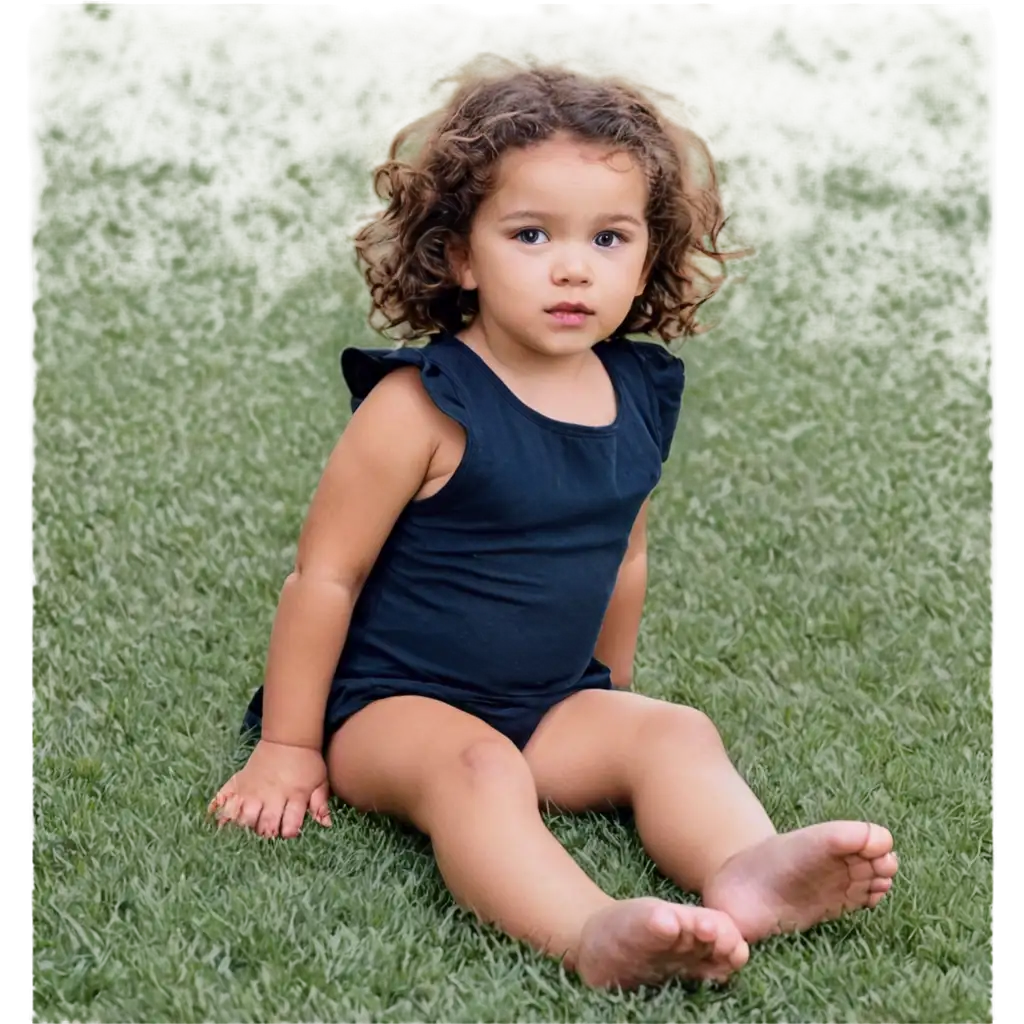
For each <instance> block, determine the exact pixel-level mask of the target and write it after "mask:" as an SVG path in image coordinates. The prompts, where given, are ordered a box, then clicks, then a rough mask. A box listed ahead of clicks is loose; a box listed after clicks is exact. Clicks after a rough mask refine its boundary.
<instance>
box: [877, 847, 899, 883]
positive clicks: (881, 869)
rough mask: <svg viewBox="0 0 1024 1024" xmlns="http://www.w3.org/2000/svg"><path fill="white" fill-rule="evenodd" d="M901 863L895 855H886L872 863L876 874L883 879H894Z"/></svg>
mask: <svg viewBox="0 0 1024 1024" xmlns="http://www.w3.org/2000/svg"><path fill="white" fill-rule="evenodd" d="M899 866H900V862H899V860H898V858H897V857H896V854H895V853H886V854H883V855H882V856H881V857H876V858H875V859H874V860H873V861H871V867H872V868H873V869H874V871H875V874H876V875H879V876H881V877H882V878H892V877H893V876H894V875H895V874H896V872H897V871H898V870H899Z"/></svg>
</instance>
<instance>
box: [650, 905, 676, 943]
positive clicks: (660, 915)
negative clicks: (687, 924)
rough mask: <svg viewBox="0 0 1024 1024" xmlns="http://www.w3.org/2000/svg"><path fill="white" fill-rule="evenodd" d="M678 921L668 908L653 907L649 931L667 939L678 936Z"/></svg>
mask: <svg viewBox="0 0 1024 1024" xmlns="http://www.w3.org/2000/svg"><path fill="white" fill-rule="evenodd" d="M680 923H681V922H680V921H679V919H678V918H677V917H676V915H675V914H673V913H672V909H671V908H670V907H664V906H663V907H655V908H654V910H653V912H652V913H651V917H650V925H651V931H653V932H654V933H655V935H659V936H664V937H665V938H669V937H671V936H675V935H678V934H679V927H680Z"/></svg>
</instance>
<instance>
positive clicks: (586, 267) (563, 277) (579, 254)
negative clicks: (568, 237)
mask: <svg viewBox="0 0 1024 1024" xmlns="http://www.w3.org/2000/svg"><path fill="white" fill-rule="evenodd" d="M591 276H592V271H591V269H590V261H589V258H588V255H587V250H586V249H584V248H583V247H581V246H563V247H562V248H561V249H559V251H558V255H557V256H556V257H555V259H554V262H553V263H552V266H551V277H552V280H553V281H554V282H555V284H577V285H578V284H589V283H590V280H591Z"/></svg>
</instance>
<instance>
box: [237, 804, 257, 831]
mask: <svg viewBox="0 0 1024 1024" xmlns="http://www.w3.org/2000/svg"><path fill="white" fill-rule="evenodd" d="M262 810H263V801H262V800H260V799H259V797H255V796H250V797H248V798H246V800H244V801H243V803H242V809H241V810H240V811H239V812H238V817H237V818H236V821H237V822H238V824H239V825H244V826H245V827H246V828H251V829H255V828H256V822H257V821H259V818H260V811H262Z"/></svg>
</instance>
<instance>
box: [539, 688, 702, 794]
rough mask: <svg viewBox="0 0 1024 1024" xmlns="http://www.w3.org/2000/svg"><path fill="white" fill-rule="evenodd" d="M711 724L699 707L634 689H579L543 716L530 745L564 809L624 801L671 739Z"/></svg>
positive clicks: (542, 788) (542, 786)
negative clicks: (674, 701)
mask: <svg viewBox="0 0 1024 1024" xmlns="http://www.w3.org/2000/svg"><path fill="white" fill-rule="evenodd" d="M708 727H711V728H712V729H713V726H711V724H710V722H709V721H708V719H707V718H706V716H705V715H704V714H703V713H702V712H700V711H697V710H696V709H694V708H690V707H686V706H685V705H682V704H673V703H672V702H670V701H665V700H658V699H656V698H654V697H645V696H643V695H642V694H639V693H634V692H632V691H630V690H597V689H595V690H580V691H579V692H578V693H574V694H573V695H572V696H571V697H567V698H566V699H565V700H563V701H562V702H561V703H560V704H556V705H555V706H554V707H553V708H552V709H551V710H550V711H549V712H548V713H547V714H546V715H545V716H544V718H543V719H541V722H540V725H538V726H537V730H536V732H534V734H533V736H532V737H531V739H530V742H529V743H528V744H527V745H526V748H525V750H524V751H523V756H524V757H525V758H526V762H527V764H528V765H529V766H530V770H531V771H532V772H533V778H534V782H535V783H536V786H537V795H538V797H539V799H540V800H541V802H542V803H544V802H550V803H552V804H554V805H555V806H556V807H558V808H560V809H561V810H566V811H582V810H587V809H588V808H595V809H599V808H607V807H609V806H612V807H624V806H627V805H629V804H631V802H632V791H633V784H634V782H635V780H636V779H637V777H638V775H639V773H640V772H642V771H643V770H644V767H645V765H647V764H649V763H651V761H652V758H654V757H655V756H657V757H662V758H663V757H664V753H658V752H659V751H661V752H664V751H665V750H666V749H668V746H667V745H666V744H665V743H664V742H663V740H668V741H669V744H677V745H678V744H679V743H685V742H686V739H687V737H688V736H694V737H696V736H697V735H698V734H700V733H703V732H705V731H707V728H708Z"/></svg>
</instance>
